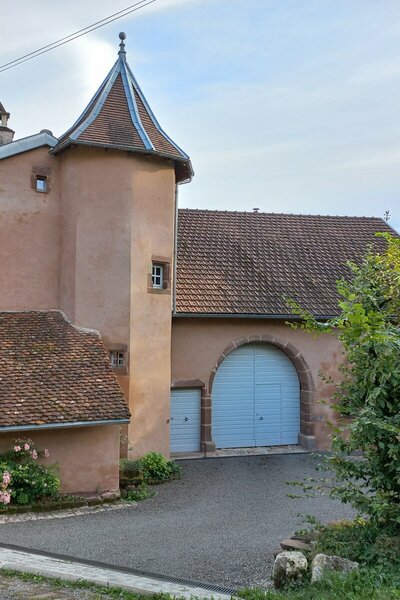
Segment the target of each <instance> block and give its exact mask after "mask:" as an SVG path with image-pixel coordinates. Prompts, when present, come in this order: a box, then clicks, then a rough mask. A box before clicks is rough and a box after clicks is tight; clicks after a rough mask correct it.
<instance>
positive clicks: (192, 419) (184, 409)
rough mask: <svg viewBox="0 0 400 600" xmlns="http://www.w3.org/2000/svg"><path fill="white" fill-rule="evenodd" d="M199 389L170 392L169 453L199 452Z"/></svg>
mask: <svg viewBox="0 0 400 600" xmlns="http://www.w3.org/2000/svg"><path fill="white" fill-rule="evenodd" d="M200 402H201V392H200V390H199V389H177V390H172V392H171V417H170V424H171V425H170V438H171V444H170V445H171V452H198V451H200Z"/></svg>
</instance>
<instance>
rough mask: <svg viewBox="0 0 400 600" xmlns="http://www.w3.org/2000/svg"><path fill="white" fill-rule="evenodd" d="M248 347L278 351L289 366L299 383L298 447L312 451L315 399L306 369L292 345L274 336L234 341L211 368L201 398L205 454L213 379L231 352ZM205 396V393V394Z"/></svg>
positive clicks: (210, 441)
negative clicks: (249, 345) (290, 364)
mask: <svg viewBox="0 0 400 600" xmlns="http://www.w3.org/2000/svg"><path fill="white" fill-rule="evenodd" d="M248 344H269V345H271V346H274V347H275V348H278V349H279V350H281V351H282V352H283V353H284V354H285V355H286V356H287V357H288V358H289V359H290V361H291V363H292V364H293V366H294V368H295V370H296V373H297V376H298V379H299V382H300V432H299V436H298V443H299V444H300V445H301V446H302V447H303V448H306V449H312V448H314V447H315V435H314V422H313V420H312V413H313V403H314V398H315V386H314V382H313V379H312V375H311V372H310V369H309V368H308V365H307V363H306V361H305V359H304V357H303V355H302V354H301V352H300V351H299V350H298V349H297V348H295V347H294V346H293V345H292V344H290V343H287V342H285V341H284V340H281V339H279V338H276V337H275V336H268V335H261V336H249V337H242V338H238V339H236V340H234V341H233V342H231V344H229V346H228V347H227V348H225V350H224V351H223V352H222V353H221V355H220V357H219V359H218V361H217V364H216V366H215V368H214V369H213V371H212V373H211V376H210V380H209V385H208V390H207V391H206V390H205V393H204V394H203V397H202V435H201V438H202V447H203V450H204V451H206V452H212V451H213V450H215V443H214V440H213V439H212V420H211V418H212V390H213V384H214V381H215V376H216V373H217V370H218V368H219V366H220V365H221V364H222V362H223V361H224V360H225V358H226V357H227V356H229V355H230V354H231V353H232V352H234V351H235V350H237V349H238V348H240V347H241V346H244V345H248ZM207 392H208V393H207Z"/></svg>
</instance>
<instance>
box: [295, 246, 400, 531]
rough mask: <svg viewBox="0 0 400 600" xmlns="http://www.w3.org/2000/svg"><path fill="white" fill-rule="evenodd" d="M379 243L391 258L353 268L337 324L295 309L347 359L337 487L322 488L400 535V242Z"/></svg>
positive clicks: (331, 463)
mask: <svg viewBox="0 0 400 600" xmlns="http://www.w3.org/2000/svg"><path fill="white" fill-rule="evenodd" d="M378 235H380V237H383V238H384V239H385V240H386V242H387V248H386V251H385V252H382V253H381V254H375V253H373V252H372V250H371V251H370V252H369V253H368V254H367V256H366V257H365V259H364V261H363V263H362V264H361V265H356V264H352V263H349V264H348V266H349V268H350V269H351V272H352V277H351V278H350V279H349V280H344V279H343V280H341V281H340V282H339V283H338V292H339V295H340V296H341V300H340V302H339V309H340V315H339V316H338V317H337V318H333V319H330V320H329V321H327V322H323V323H321V322H318V321H316V320H315V318H314V317H313V316H312V315H310V314H307V313H305V312H304V311H302V310H301V309H300V308H299V307H296V306H295V305H293V306H294V308H295V310H297V312H298V314H300V315H301V316H302V317H303V323H302V324H301V328H302V329H305V330H306V331H309V332H313V333H317V334H318V333H333V334H336V335H337V336H338V338H339V340H340V341H341V343H342V345H343V348H344V351H345V361H344V363H343V364H342V365H341V373H342V380H341V381H340V382H336V393H335V395H334V398H335V401H336V402H335V404H334V406H333V408H334V409H335V410H336V412H337V413H338V415H339V426H337V427H333V426H332V455H331V456H330V457H328V458H327V459H326V461H325V468H326V470H332V471H333V472H334V473H335V475H336V480H334V481H333V482H331V481H329V479H326V480H324V484H326V488H328V489H329V491H330V494H331V496H333V497H337V498H340V499H341V500H342V502H348V503H350V504H351V505H352V506H353V507H354V508H356V509H357V510H358V511H359V512H360V513H361V514H364V515H368V516H369V518H370V519H371V521H373V522H374V523H375V524H380V525H381V526H383V527H386V526H394V527H397V530H398V531H400V285H399V282H400V239H398V238H394V237H392V236H390V235H389V234H378ZM292 327H296V325H293V324H292ZM330 383H334V382H332V381H330ZM349 418H350V424H349ZM356 454H359V455H360V457H356V456H355V455H356Z"/></svg>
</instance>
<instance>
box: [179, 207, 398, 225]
mask: <svg viewBox="0 0 400 600" xmlns="http://www.w3.org/2000/svg"><path fill="white" fill-rule="evenodd" d="M178 211H179V212H182V213H183V212H186V213H190V212H193V213H207V214H221V215H223V214H228V215H258V216H260V215H266V216H276V217H296V218H297V217H301V218H304V217H307V218H319V219H366V220H370V219H375V220H379V221H383V222H384V223H386V221H385V220H384V218H383V217H377V216H366V215H322V214H311V213H276V212H254V211H253V210H220V209H212V208H189V207H181V208H179V209H178ZM386 224H387V223H386Z"/></svg>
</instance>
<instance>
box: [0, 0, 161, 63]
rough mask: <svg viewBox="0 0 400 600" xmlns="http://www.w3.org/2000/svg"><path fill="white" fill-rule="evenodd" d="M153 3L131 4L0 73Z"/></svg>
mask: <svg viewBox="0 0 400 600" xmlns="http://www.w3.org/2000/svg"><path fill="white" fill-rule="evenodd" d="M153 2H156V0H139V2H136V3H135V4H131V5H130V6H127V7H126V8H124V9H123V10H120V11H118V12H116V13H114V14H112V15H109V16H108V17H105V18H104V19H101V20H100V21H96V22H95V23H92V24H91V25H88V26H87V27H84V28H83V29H79V30H78V31H75V32H74V33H71V34H70V35H67V36H65V37H63V38H60V39H59V40H56V41H55V42H52V43H51V44H47V45H46V46H42V47H41V48H38V49H37V50H34V51H33V52H29V53H28V54H24V55H23V56H20V57H19V58H16V59H15V60H12V61H10V62H8V63H5V64H4V65H0V73H2V72H3V71H8V70H9V69H13V68H14V67H18V66H19V65H21V64H22V63H24V62H27V61H28V60H32V59H34V58H36V57H37V56H40V55H41V54H45V53H46V52H50V50H54V49H55V48H58V47H59V46H63V45H64V44H68V42H72V41H74V40H76V39H78V38H80V37H82V36H84V35H87V34H88V33H91V32H92V31H95V30H96V29H100V28H101V27H104V26H105V25H108V24H109V23H112V22H113V21H117V20H118V19H121V18H122V17H125V16H127V15H129V14H131V13H133V12H136V11H138V10H140V9H141V8H145V7H146V6H149V4H153Z"/></svg>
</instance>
